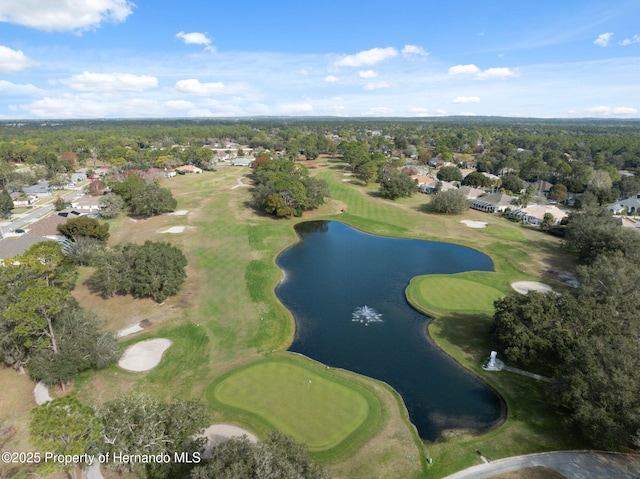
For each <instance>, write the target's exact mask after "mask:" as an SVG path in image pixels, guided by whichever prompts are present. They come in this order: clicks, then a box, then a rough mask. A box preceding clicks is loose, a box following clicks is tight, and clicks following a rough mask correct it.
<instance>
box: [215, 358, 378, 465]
mask: <svg viewBox="0 0 640 479" xmlns="http://www.w3.org/2000/svg"><path fill="white" fill-rule="evenodd" d="M330 371H331V370H330V369H329V368H323V367H319V365H314V364H310V363H309V362H308V361H306V360H302V358H297V357H295V356H293V355H291V356H289V355H287V356H281V357H276V358H269V359H266V360H263V361H258V362H255V363H251V364H249V365H246V366H243V367H241V368H238V369H236V370H234V371H231V372H229V373H227V374H225V375H224V376H223V377H222V378H220V379H218V380H217V381H215V382H214V383H213V384H212V385H211V386H210V387H209V388H208V389H207V392H206V397H207V400H208V401H209V402H210V404H212V405H213V406H214V407H220V408H222V409H228V410H230V411H233V412H236V413H239V415H240V416H245V417H246V418H247V419H248V421H249V422H250V423H251V424H252V425H253V426H254V428H255V429H257V430H261V429H266V430H269V429H277V430H280V431H282V432H284V433H286V434H290V435H291V436H293V437H295V438H296V439H297V440H299V441H301V442H303V443H305V444H306V445H307V446H308V447H309V451H310V452H312V453H325V454H322V455H325V456H327V455H328V454H326V453H327V452H329V451H331V453H330V454H329V455H332V454H333V453H334V452H338V451H343V452H344V451H345V450H346V449H348V448H350V447H352V446H354V445H355V444H357V443H358V442H359V440H361V439H363V438H365V437H366V436H367V435H368V434H370V433H371V432H372V431H373V430H374V429H376V428H377V427H378V425H379V424H378V423H379V421H380V419H381V406H380V403H379V401H378V400H377V398H376V397H375V396H374V395H373V394H372V393H371V392H370V391H368V390H367V389H365V388H363V387H361V386H359V385H357V384H355V383H352V382H348V381H345V380H343V379H341V378H340V377H339V376H337V375H335V374H332V373H331V372H330Z"/></svg>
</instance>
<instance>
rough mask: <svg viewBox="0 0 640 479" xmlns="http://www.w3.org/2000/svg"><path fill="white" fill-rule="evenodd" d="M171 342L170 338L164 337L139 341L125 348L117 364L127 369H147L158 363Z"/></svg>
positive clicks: (138, 370) (136, 370)
mask: <svg viewBox="0 0 640 479" xmlns="http://www.w3.org/2000/svg"><path fill="white" fill-rule="evenodd" d="M171 344H172V343H171V340H169V339H164V338H158V339H148V340H146V341H140V342H139V343H136V344H134V345H133V346H129V348H127V350H126V351H125V352H124V354H123V355H122V358H120V361H118V366H120V367H121V368H122V369H126V370H127V371H135V372H143V371H149V370H150V369H153V368H155V367H156V366H157V365H158V364H159V363H160V360H161V359H162V355H163V354H164V352H165V351H166V350H167V349H168V348H169V346H171Z"/></svg>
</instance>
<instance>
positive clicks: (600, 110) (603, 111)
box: [569, 105, 638, 116]
mask: <svg viewBox="0 0 640 479" xmlns="http://www.w3.org/2000/svg"><path fill="white" fill-rule="evenodd" d="M569 113H570V114H571V115H579V116H611V115H619V116H620V115H622V116H624V115H634V114H636V113H638V110H637V108H633V107H628V106H616V107H610V106H604V105H600V106H594V107H591V108H584V109H575V110H569Z"/></svg>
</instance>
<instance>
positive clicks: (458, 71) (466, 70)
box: [449, 63, 480, 75]
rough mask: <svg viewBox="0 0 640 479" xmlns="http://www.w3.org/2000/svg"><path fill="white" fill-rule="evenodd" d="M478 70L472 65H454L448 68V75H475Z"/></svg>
mask: <svg viewBox="0 0 640 479" xmlns="http://www.w3.org/2000/svg"><path fill="white" fill-rule="evenodd" d="M479 71H480V69H479V68H478V67H477V66H475V65H474V64H473V63H471V64H469V65H456V66H454V67H451V68H449V75H475V74H476V73H478V72H479Z"/></svg>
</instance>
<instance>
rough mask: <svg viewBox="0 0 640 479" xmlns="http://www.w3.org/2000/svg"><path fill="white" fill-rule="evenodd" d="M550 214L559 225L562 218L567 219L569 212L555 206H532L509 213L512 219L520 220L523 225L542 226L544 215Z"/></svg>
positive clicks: (554, 222)
mask: <svg viewBox="0 0 640 479" xmlns="http://www.w3.org/2000/svg"><path fill="white" fill-rule="evenodd" d="M547 213H550V214H551V215H552V216H553V224H554V225H556V224H559V223H560V222H561V221H562V218H565V217H567V212H566V211H563V210H561V209H560V208H558V207H557V206H553V205H531V206H527V207H526V208H521V209H517V210H513V211H511V212H509V213H508V215H507V216H509V217H510V218H520V219H521V220H522V222H523V223H527V224H531V225H536V226H540V225H541V224H542V220H543V219H544V215H545V214H547Z"/></svg>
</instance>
